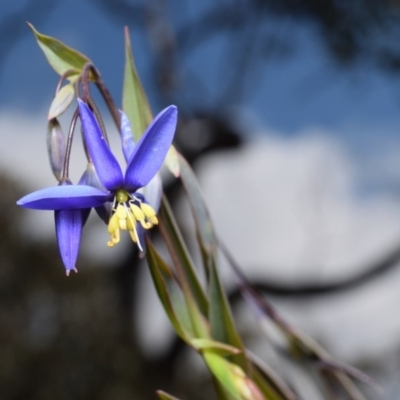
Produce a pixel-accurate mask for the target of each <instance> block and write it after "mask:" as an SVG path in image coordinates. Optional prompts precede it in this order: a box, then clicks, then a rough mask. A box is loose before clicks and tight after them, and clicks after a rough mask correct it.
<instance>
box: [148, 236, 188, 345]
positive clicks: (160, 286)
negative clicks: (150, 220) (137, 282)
mask: <svg viewBox="0 0 400 400" xmlns="http://www.w3.org/2000/svg"><path fill="white" fill-rule="evenodd" d="M146 258H147V263H148V265H149V268H150V273H151V276H152V278H153V282H154V285H155V287H156V290H157V293H158V297H159V298H160V301H161V303H162V305H163V306H164V309H165V312H166V313H167V315H168V318H169V320H170V321H171V324H172V326H173V327H174V329H175V331H176V333H177V334H178V335H179V337H181V338H182V339H183V340H185V341H188V340H189V338H190V337H192V336H193V334H190V333H189V332H187V331H186V330H185V328H184V327H183V326H182V324H181V321H180V320H179V318H178V317H177V315H176V313H175V310H174V307H173V305H172V300H171V295H170V293H169V291H168V288H167V284H166V282H165V279H164V276H163V273H164V274H165V272H167V271H170V268H169V267H168V265H167V264H166V263H165V261H164V260H163V259H162V258H161V257H160V255H159V254H158V253H157V251H156V249H155V248H154V246H153V244H152V243H151V242H150V240H147V251H146ZM170 276H171V277H172V272H170ZM178 312H179V311H178ZM180 315H181V316H182V310H181V312H180Z"/></svg>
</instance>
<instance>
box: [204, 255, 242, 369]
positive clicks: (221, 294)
mask: <svg viewBox="0 0 400 400" xmlns="http://www.w3.org/2000/svg"><path fill="white" fill-rule="evenodd" d="M209 271H210V279H209V288H208V289H209V299H210V307H209V321H210V324H211V335H212V337H213V338H214V339H215V340H217V341H219V342H223V343H227V344H229V345H231V346H233V347H236V348H238V349H240V350H242V353H240V354H237V355H234V356H232V360H233V361H234V362H235V363H236V364H238V365H240V366H241V367H242V368H243V369H244V370H245V371H246V372H248V371H249V364H248V361H247V358H246V355H245V349H244V346H243V342H242V339H241V338H240V336H239V334H238V332H237V330H236V327H235V322H234V320H233V316H232V312H231V309H230V306H229V303H228V299H227V297H226V293H225V291H224V289H223V287H222V285H221V282H220V279H219V276H218V273H217V270H216V266H215V264H214V258H212V259H210V265H209Z"/></svg>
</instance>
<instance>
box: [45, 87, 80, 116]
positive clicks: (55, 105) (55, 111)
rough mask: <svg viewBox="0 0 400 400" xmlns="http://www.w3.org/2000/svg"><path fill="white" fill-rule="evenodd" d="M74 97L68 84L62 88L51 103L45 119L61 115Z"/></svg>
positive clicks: (72, 88)
mask: <svg viewBox="0 0 400 400" xmlns="http://www.w3.org/2000/svg"><path fill="white" fill-rule="evenodd" d="M74 97H75V89H74V87H73V86H72V85H71V84H70V83H69V84H68V85H65V86H63V87H62V88H61V89H60V90H59V91H58V92H57V94H56V96H55V97H54V99H53V101H52V102H51V105H50V109H49V114H48V115H47V119H48V120H51V119H53V118H57V117H58V116H59V115H61V114H63V113H64V112H65V111H66V110H67V108H68V107H69V106H70V104H71V103H72V101H73V100H74Z"/></svg>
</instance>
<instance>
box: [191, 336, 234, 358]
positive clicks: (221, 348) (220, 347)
mask: <svg viewBox="0 0 400 400" xmlns="http://www.w3.org/2000/svg"><path fill="white" fill-rule="evenodd" d="M190 344H191V345H192V346H193V347H194V348H195V349H196V350H198V351H201V350H209V351H213V352H214V353H216V354H219V355H220V356H225V355H229V354H238V353H240V351H241V350H239V349H237V348H236V347H233V346H229V345H227V344H225V343H221V342H217V341H215V340H212V339H204V338H201V339H191V340H190Z"/></svg>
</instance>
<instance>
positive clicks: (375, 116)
mask: <svg viewBox="0 0 400 400" xmlns="http://www.w3.org/2000/svg"><path fill="white" fill-rule="evenodd" d="M0 10H1V13H0V132H1V133H0V135H1V145H0V168H1V170H0V180H1V183H2V196H1V197H0V204H1V208H0V226H1V228H2V234H1V240H0V398H1V399H2V400H17V399H26V398H28V397H29V398H30V399H31V400H47V399H60V400H64V399H65V400H70V399H71V400H72V399H74V400H80V399H82V400H83V399H86V400H89V399H90V400H91V399H93V400H108V399H119V400H125V399H139V400H140V399H147V398H155V395H154V391H155V390H156V389H164V390H166V391H168V392H171V393H173V394H175V395H177V396H178V397H182V399H209V398H213V397H212V394H211V393H212V391H210V390H211V389H210V388H209V385H206V384H205V383H207V384H209V383H210V382H209V376H208V375H207V373H206V372H205V371H204V368H203V367H202V365H201V363H199V362H198V361H199V360H197V358H196V357H195V355H193V354H192V352H191V351H190V350H188V351H186V350H185V349H184V347H182V346H181V344H180V343H179V342H178V341H177V340H176V339H175V336H174V334H173V333H172V331H171V329H170V326H169V323H168V321H167V320H166V318H165V317H164V314H163V311H162V310H161V309H160V306H159V305H158V300H157V298H156V296H155V292H154V289H153V287H152V285H151V282H150V277H149V274H148V271H147V269H146V266H145V264H144V263H143V265H142V264H141V263H139V262H137V261H135V258H134V256H135V249H134V248H133V245H132V243H131V242H130V241H129V240H126V241H123V243H121V244H120V245H118V246H116V247H115V248H113V249H109V248H107V246H106V241H107V232H106V229H105V227H104V226H103V225H102V224H101V223H100V222H99V221H97V220H96V219H95V218H93V219H90V220H89V222H88V225H87V226H86V227H85V231H84V239H83V243H82V251H81V254H80V258H79V260H78V264H77V268H78V270H79V273H78V274H77V275H75V274H73V275H72V276H70V277H69V278H68V279H67V278H66V277H65V273H64V270H63V266H62V263H61V260H60V259H59V255H58V250H57V247H56V243H55V237H54V226H53V224H54V223H53V215H52V213H50V212H40V211H38V212H35V211H26V210H21V209H17V207H16V206H15V201H16V200H17V199H18V198H19V197H20V196H22V195H23V194H26V193H27V192H29V191H31V190H34V189H38V188H42V187H46V186H49V185H54V184H55V181H54V178H53V176H52V174H51V172H50V168H49V165H48V159H47V153H46V126H47V121H46V116H47V111H48V107H49V106H50V103H51V101H52V99H53V96H54V91H55V88H56V84H57V81H58V76H57V75H56V73H55V72H54V71H53V70H52V69H51V68H50V66H48V64H47V63H46V60H45V58H44V56H43V54H42V52H41V50H40V49H39V48H38V46H37V44H36V42H35V40H34V38H33V35H32V33H31V32H30V30H29V29H28V27H27V25H26V21H29V22H31V23H32V24H33V25H34V26H35V27H36V29H38V31H39V32H41V33H44V34H48V35H50V36H53V37H56V38H58V39H60V40H62V41H63V42H65V43H66V44H68V45H69V46H71V47H73V48H75V49H78V50H80V51H81V52H83V53H84V54H86V55H87V56H88V57H89V58H90V59H91V60H92V61H93V62H94V63H95V65H96V66H97V68H98V69H99V70H100V71H101V73H102V76H103V79H104V81H105V82H106V84H107V85H108V87H109V89H110V91H111V93H112V95H113V97H114V99H115V100H116V102H117V103H118V104H121V100H120V99H121V86H122V77H123V67H124V42H123V27H124V26H128V27H129V28H130V33H131V41H132V46H133V51H134V55H135V60H136V65H137V68H138V72H139V74H140V77H141V79H142V81H143V84H144V87H145V89H146V92H147V94H148V96H149V99H150V102H151V105H152V109H153V111H154V112H155V113H156V112H158V111H159V110H161V109H162V108H163V107H165V106H166V105H168V104H171V103H174V104H176V105H177V106H178V108H179V112H180V125H179V129H178V132H177V136H176V145H177V147H178V148H179V150H180V151H181V152H182V153H183V154H184V155H185V156H186V157H187V159H188V160H189V162H190V163H191V164H192V165H193V167H194V169H195V171H196V173H197V175H198V177H199V180H200V184H201V186H202V188H203V190H204V195H205V198H206V200H207V202H208V205H209V208H210V212H211V214H212V216H213V218H214V221H215V226H216V229H217V231H218V232H219V235H220V237H221V238H222V240H223V241H224V243H225V244H226V246H227V247H228V248H229V249H230V250H231V252H232V254H233V255H234V257H235V258H236V260H237V261H238V263H239V264H240V265H241V266H242V268H243V269H244V270H245V271H246V273H247V275H248V276H249V278H250V279H251V281H252V282H254V283H255V284H256V285H257V286H258V287H259V288H260V289H262V290H263V291H264V292H265V294H266V295H267V296H268V298H269V299H270V300H271V301H272V302H273V304H275V306H276V307H277V309H278V310H279V311H280V312H281V313H282V314H283V315H284V316H285V317H286V318H287V319H288V320H289V321H291V322H292V323H293V324H295V325H296V326H298V327H299V328H300V329H302V330H304V331H305V332H307V333H308V334H309V335H310V336H312V337H313V338H315V339H316V340H318V341H319V343H320V344H321V345H323V346H324V347H325V348H326V349H327V350H328V351H329V352H330V353H331V354H332V355H333V356H334V357H335V358H336V359H338V360H341V361H343V362H346V363H350V364H352V365H356V366H358V367H360V368H362V369H363V370H365V371H367V372H368V373H370V374H371V375H373V376H374V377H375V378H376V379H377V380H378V381H379V383H380V384H381V385H382V386H383V387H385V391H384V392H377V391H370V392H368V396H369V398H371V399H390V400H392V399H400V357H399V356H400V316H399V313H398V304H399V303H400V268H398V267H399V266H400V196H399V194H400V112H399V111H400V81H399V77H400V74H399V73H400V1H397V0H319V1H316V0H296V1H293V0H280V1H275V0H218V1H212V0H203V1H202V2H199V1H196V0H185V1H182V0H181V1H178V0H170V1H165V0H164V1H162V0H147V1H144V0H143V1H134V0H70V1H68V2H66V1H62V0H14V1H13V2H4V1H3V2H2V4H1V5H0ZM105 115H106V114H105ZM105 119H106V120H107V117H105ZM108 120H110V119H109V118H108ZM62 122H63V126H64V130H65V131H66V130H67V129H68V122H69V121H68V117H66V118H65V120H63V121H62ZM109 125H110V131H112V132H110V133H109V135H110V136H111V137H113V138H114V139H113V140H114V141H113V144H114V146H115V148H117V146H118V135H117V134H116V132H114V131H113V128H112V125H111V122H110V123H109ZM75 142H77V143H75V144H76V146H75V147H74V159H73V160H74V162H73V165H72V170H73V174H74V175H73V179H78V178H79V176H80V174H81V173H82V171H83V169H84V167H85V163H84V159H83V155H82V151H81V150H80V148H79V145H80V143H79V140H76V141H75ZM165 188H166V191H167V193H168V194H169V195H170V197H171V199H172V200H173V204H174V207H175V210H176V213H177V216H178V217H179V218H180V220H181V224H182V227H183V229H184V232H185V233H186V234H187V237H188V238H189V239H190V237H191V235H192V234H191V222H190V215H189V212H188V208H187V205H186V203H185V201H184V200H183V199H182V197H181V194H182V193H181V191H180V189H179V185H177V184H176V183H174V182H173V181H172V179H171V178H170V177H168V176H167V179H166V181H165ZM194 251H195V249H194ZM221 271H222V273H223V277H224V280H225V284H226V285H227V287H228V288H229V290H230V293H231V297H232V299H233V300H234V309H235V313H236V315H237V318H238V323H239V326H240V329H241V332H242V333H243V335H244V337H245V341H246V343H248V344H249V346H250V347H252V348H253V349H255V350H257V351H258V353H259V354H263V343H264V342H263V340H264V339H263V340H260V338H259V336H260V331H259V329H258V327H257V326H256V324H255V320H254V319H253V318H252V316H251V315H248V314H249V312H248V310H247V309H246V308H245V307H243V305H242V304H241V301H240V300H238V296H237V288H236V286H235V281H234V279H233V277H232V275H231V272H230V269H229V266H228V265H226V264H225V263H224V260H223V259H221ZM266 361H267V362H269V361H270V360H268V359H267V360H266ZM271 362H272V361H271ZM272 365H274V364H273V362H272ZM188 366H189V367H188ZM278 372H279V371H278ZM199 388H201V390H199ZM364 389H365V390H366V391H368V389H367V388H364ZM307 400H312V398H311V397H310V398H309V399H307Z"/></svg>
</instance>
